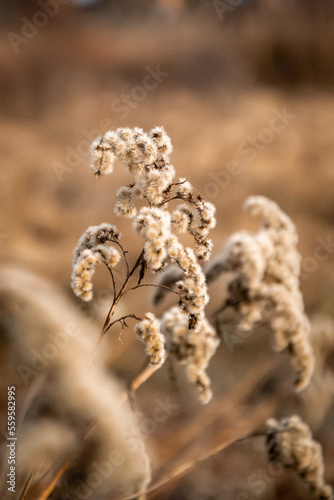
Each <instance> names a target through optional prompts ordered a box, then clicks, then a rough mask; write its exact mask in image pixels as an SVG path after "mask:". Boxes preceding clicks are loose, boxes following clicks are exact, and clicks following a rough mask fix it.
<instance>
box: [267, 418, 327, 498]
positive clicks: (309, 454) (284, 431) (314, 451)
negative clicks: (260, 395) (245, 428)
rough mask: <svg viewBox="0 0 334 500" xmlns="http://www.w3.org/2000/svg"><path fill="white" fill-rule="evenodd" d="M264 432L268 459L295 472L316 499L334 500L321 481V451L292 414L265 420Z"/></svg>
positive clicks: (304, 427)
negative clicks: (278, 419) (277, 418)
mask: <svg viewBox="0 0 334 500" xmlns="http://www.w3.org/2000/svg"><path fill="white" fill-rule="evenodd" d="M267 429H268V431H267V439H266V447H267V454H268V459H269V460H270V461H272V462H280V463H281V464H282V465H283V466H284V467H287V468H290V469H293V470H295V471H296V472H298V473H299V474H300V476H301V477H302V478H303V479H304V481H305V482H306V483H307V484H308V485H309V487H310V489H311V491H312V492H313V493H314V495H315V496H316V498H318V499H319V500H333V490H332V488H331V487H330V486H328V485H326V483H325V480H324V464H323V458H322V449H321V446H320V444H319V443H317V442H316V441H314V440H313V439H312V433H311V431H310V428H309V427H308V426H307V425H306V424H305V423H304V422H303V421H302V420H301V419H300V418H299V417H298V416H297V415H293V416H291V417H289V418H284V419H282V420H280V421H277V420H275V419H270V420H268V421H267Z"/></svg>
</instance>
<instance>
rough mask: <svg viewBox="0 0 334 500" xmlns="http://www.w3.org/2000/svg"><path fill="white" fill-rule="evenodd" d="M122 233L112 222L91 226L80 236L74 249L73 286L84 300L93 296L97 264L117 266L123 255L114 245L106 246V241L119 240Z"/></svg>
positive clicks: (75, 291)
mask: <svg viewBox="0 0 334 500" xmlns="http://www.w3.org/2000/svg"><path fill="white" fill-rule="evenodd" d="M119 238H120V233H119V232H118V230H117V228H116V227H115V226H112V225H111V224H106V223H103V224H100V225H99V226H90V227H89V228H88V229H87V230H86V231H85V233H84V234H83V235H82V236H81V237H80V239H79V241H78V245H77V246H76V247H75V249H74V252H73V253H74V259H73V272H72V288H73V290H74V293H75V294H76V295H77V296H78V297H80V298H81V299H82V300H84V301H86V302H87V301H89V300H91V299H92V297H93V285H92V277H93V274H94V272H95V266H96V265H97V264H105V265H106V266H107V267H108V268H109V269H111V268H113V267H115V266H116V265H117V264H118V262H119V260H120V258H121V256H120V253H119V252H118V250H116V249H115V248H114V247H105V246H104V245H105V243H108V242H117V241H118V240H119Z"/></svg>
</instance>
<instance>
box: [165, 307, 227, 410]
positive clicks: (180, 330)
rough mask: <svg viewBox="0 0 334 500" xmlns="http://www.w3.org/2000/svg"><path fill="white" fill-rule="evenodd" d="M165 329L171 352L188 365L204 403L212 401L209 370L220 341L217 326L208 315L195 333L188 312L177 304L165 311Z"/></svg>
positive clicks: (189, 374)
mask: <svg viewBox="0 0 334 500" xmlns="http://www.w3.org/2000/svg"><path fill="white" fill-rule="evenodd" d="M161 330H162V332H163V333H164V335H165V337H166V342H167V349H168V352H169V353H170V354H172V355H173V356H174V357H175V358H176V359H177V361H178V362H179V363H181V364H185V365H186V371H187V377H188V380H189V381H190V382H191V383H192V384H194V385H195V386H196V387H197V389H198V390H199V397H200V399H201V401H202V403H204V404H205V403H208V402H209V401H210V399H211V397H212V393H211V388H210V379H209V377H208V375H207V374H206V371H205V370H206V368H207V367H208V364H209V361H210V359H211V357H212V356H213V355H214V353H215V352H216V349H217V347H218V344H219V339H218V337H217V335H216V332H215V330H214V328H212V326H211V325H210V324H209V322H208V321H207V320H206V319H204V320H203V321H202V324H201V329H200V331H199V332H197V333H195V332H194V331H193V330H190V329H189V324H188V318H187V316H186V315H185V314H184V313H183V312H182V311H181V309H180V308H179V307H177V306H175V307H172V308H171V309H170V310H169V311H167V312H166V313H165V314H164V315H163V317H162V319H161Z"/></svg>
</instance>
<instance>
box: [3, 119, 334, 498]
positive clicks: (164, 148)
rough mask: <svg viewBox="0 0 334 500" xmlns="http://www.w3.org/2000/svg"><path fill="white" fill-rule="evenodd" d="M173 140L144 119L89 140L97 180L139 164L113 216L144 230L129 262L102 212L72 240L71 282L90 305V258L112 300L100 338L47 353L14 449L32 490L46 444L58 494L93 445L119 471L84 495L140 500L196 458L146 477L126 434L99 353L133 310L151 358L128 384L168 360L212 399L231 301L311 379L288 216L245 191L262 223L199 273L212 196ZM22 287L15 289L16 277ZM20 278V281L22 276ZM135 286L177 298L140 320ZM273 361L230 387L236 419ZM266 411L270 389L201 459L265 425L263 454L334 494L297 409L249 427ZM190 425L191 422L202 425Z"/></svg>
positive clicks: (121, 398)
mask: <svg viewBox="0 0 334 500" xmlns="http://www.w3.org/2000/svg"><path fill="white" fill-rule="evenodd" d="M171 151H172V146H171V141H170V138H169V137H168V136H167V134H166V132H165V131H164V129H163V128H162V127H155V128H153V129H152V130H151V131H150V132H149V133H145V132H144V131H143V130H142V129H139V128H134V129H129V128H120V129H117V130H116V131H114V132H108V133H106V134H105V135H104V136H103V137H99V138H97V139H96V140H95V141H94V143H93V144H92V162H91V168H92V170H93V172H94V173H95V175H96V176H97V177H100V176H103V175H107V174H111V173H112V172H113V169H114V164H115V162H116V160H118V161H120V162H121V163H123V165H124V166H125V167H126V169H127V170H128V171H129V172H130V173H131V174H132V175H133V181H132V183H131V184H129V185H128V186H123V187H121V188H120V189H119V190H118V191H117V195H116V204H115V214H116V215H117V216H124V217H127V218H129V219H131V220H132V228H133V231H134V232H135V233H137V234H138V235H139V236H140V237H141V240H142V245H141V246H140V248H139V249H138V255H137V257H136V258H135V259H134V262H133V263H132V264H130V262H129V257H128V251H127V250H126V247H125V246H123V240H122V237H121V234H120V232H119V231H118V229H117V227H116V226H115V225H112V224H110V223H102V224H100V225H97V226H91V227H89V228H88V229H87V230H86V231H85V232H84V234H83V235H82V236H81V237H80V238H79V241H78V244H77V246H76V247H75V249H74V256H73V273H72V288H73V291H74V293H75V294H76V295H77V296H78V297H79V298H80V299H82V300H83V301H85V302H88V301H90V300H92V298H93V284H92V278H93V275H94V271H95V267H96V266H97V265H98V264H103V265H104V266H105V267H106V268H107V270H108V273H109V275H110V279H111V284H112V299H111V305H110V308H109V311H108V313H107V316H106V319H105V322H104V324H103V327H102V329H101V331H100V335H99V340H98V342H97V344H96V345H95V349H94V345H93V344H94V338H93V336H92V335H89V333H88V332H87V328H86V329H84V330H85V333H84V334H81V332H80V335H78V336H74V337H73V338H71V341H70V342H69V345H68V346H67V348H66V349H64V350H63V351H62V352H61V354H60V355H59V356H58V357H56V358H55V359H54V360H53V359H52V360H51V361H50V362H49V363H48V366H47V369H46V372H45V375H44V379H43V383H42V385H41V387H40V388H39V394H40V396H39V397H40V398H41V401H43V402H44V403H45V401H47V404H48V405H49V407H50V408H51V411H50V413H48V414H47V415H45V414H44V413H43V411H42V410H43V409H42V408H41V407H40V405H39V404H38V402H37V403H35V406H34V411H35V412H37V413H36V414H35V417H36V415H37V417H38V418H36V420H35V421H32V422H30V421H29V418H28V425H27V426H26V428H23V430H22V434H21V442H22V443H24V444H26V448H25V452H24V453H22V457H23V458H22V463H23V469H22V470H23V471H24V475H25V477H24V483H22V486H24V492H26V491H28V490H29V489H30V485H31V484H34V483H35V482H36V478H37V476H38V475H37V476H35V475H34V476H32V475H31V474H32V472H31V470H29V468H28V464H29V458H30V457H32V458H33V457H35V460H37V458H36V457H38V456H39V454H42V450H43V445H45V446H46V448H47V452H46V454H45V453H44V455H43V456H45V458H44V461H45V464H44V469H43V474H44V475H43V474H42V475H41V473H40V472H39V473H38V474H39V476H38V478H39V480H40V481H42V482H43V480H44V479H45V475H47V476H48V481H47V485H46V488H45V487H44V493H43V494H42V495H41V496H39V500H42V499H44V498H45V499H46V498H48V497H49V496H50V495H51V494H53V492H56V494H58V493H59V494H60V493H64V495H65V498H68V492H69V491H70V489H71V488H70V487H69V485H70V483H71V480H72V479H73V478H74V477H75V476H76V475H77V474H79V473H80V475H81V476H83V479H84V478H85V477H87V475H88V474H89V473H90V471H91V466H90V463H85V458H86V457H87V456H88V455H89V456H90V462H91V459H92V458H93V459H95V460H96V458H98V459H99V460H100V461H104V460H106V459H108V457H110V450H113V449H115V448H116V449H118V450H119V451H120V453H121V455H122V459H123V462H122V466H120V467H119V469H118V470H117V474H114V475H113V476H112V477H109V476H108V477H106V478H105V481H104V482H102V484H101V485H99V486H98V487H97V488H96V489H95V491H94V492H93V493H92V495H90V496H88V497H87V498H101V499H103V500H104V499H107V498H109V495H110V494H111V493H112V494H113V495H114V496H115V495H116V496H115V498H116V497H117V500H118V499H122V500H124V499H125V498H138V499H144V498H145V494H146V493H147V492H151V491H152V492H153V491H155V489H157V488H159V487H160V486H161V484H165V483H166V482H168V481H170V480H172V479H173V478H175V477H179V476H181V475H182V474H183V473H185V472H186V471H188V470H191V469H192V468H193V467H194V465H195V464H196V463H197V462H196V460H190V461H189V460H188V462H186V463H185V464H182V463H181V464H178V465H177V467H176V469H175V470H171V471H170V472H167V473H166V472H165V473H164V474H163V475H162V479H161V478H160V480H159V478H158V479H156V480H155V482H153V483H151V484H149V482H150V477H151V469H150V463H149V458H148V454H147V453H146V449H145V446H144V442H143V439H142V436H141V435H140V433H139V434H138V432H134V430H136V429H137V427H136V415H131V411H130V407H129V405H128V404H127V402H126V400H127V399H129V392H126V391H121V390H120V387H119V384H118V383H116V382H115V381H114V380H113V379H112V377H110V378H109V375H108V374H107V372H106V370H105V369H104V366H103V362H102V361H101V350H99V349H98V347H99V345H100V342H102V340H103V338H104V336H105V335H106V334H107V332H108V331H109V330H110V329H111V327H112V326H113V325H116V324H119V325H120V326H121V328H122V330H123V329H124V328H125V327H128V320H130V319H131V320H134V321H136V323H135V325H134V332H135V337H136V338H137V339H139V340H140V341H141V342H142V343H143V344H144V345H145V351H146V354H147V356H148V358H149V360H148V364H147V366H146V368H144V369H143V371H142V372H141V373H139V375H138V376H137V377H136V378H135V379H134V380H133V381H132V383H130V384H129V388H130V391H132V392H134V391H136V390H137V389H138V388H139V387H140V386H141V385H142V384H143V383H144V382H146V381H147V380H148V378H149V377H150V376H151V375H152V374H153V373H154V372H155V371H156V370H157V369H158V368H160V367H162V366H163V364H164V362H165V360H166V359H167V357H169V358H171V359H173V360H175V361H176V362H177V363H180V364H182V365H184V366H185V371H186V376H187V379H188V381H189V382H190V383H191V384H192V385H193V386H194V387H195V388H196V389H197V391H198V395H199V399H200V401H201V403H203V404H207V403H209V401H210V400H211V398H212V391H211V381H210V378H209V375H208V374H207V369H208V365H209V362H210V360H211V358H212V356H213V355H214V354H215V352H216V350H217V348H218V345H219V336H220V334H221V329H222V330H224V324H223V320H222V316H223V314H224V312H225V311H226V310H227V309H228V310H230V311H232V313H233V314H234V315H235V317H236V318H237V326H236V329H239V330H240V331H242V332H250V331H252V330H253V329H256V327H257V326H258V325H259V323H261V324H262V325H264V326H266V327H267V329H268V331H271V332H272V333H273V336H274V339H275V347H276V350H277V351H279V352H280V351H283V350H287V352H288V354H289V355H290V358H291V361H292V364H293V366H294V368H295V370H296V373H297V380H296V384H295V385H296V389H297V390H298V391H300V390H301V389H304V388H305V387H306V386H308V384H309V382H310V379H311V375H312V373H313V368H314V355H313V351H312V347H311V342H310V324H309V321H308V319H307V317H306V315H305V313H304V305H303V299H302V295H301V293H300V290H299V270H300V256H299V254H298V251H297V248H296V245H297V241H298V238H297V234H296V230H295V226H294V224H293V223H292V221H291V220H290V218H289V217H288V216H287V215H286V214H284V213H283V212H282V211H281V210H280V208H279V207H278V206H277V205H276V203H274V202H273V201H270V200H268V199H267V198H264V197H261V196H254V197H250V198H248V200H247V201H246V203H245V208H246V210H247V211H248V212H249V213H250V214H251V215H254V216H259V217H260V219H261V226H260V229H259V230H258V231H257V232H256V233H250V232H247V231H241V232H238V233H236V234H234V235H232V236H231V237H230V238H229V239H228V241H227V242H226V245H225V250H224V252H223V254H222V255H220V256H218V258H217V259H216V260H215V261H214V262H213V263H211V264H209V265H208V266H207V267H206V269H205V270H203V269H202V266H201V264H202V263H203V262H205V261H207V260H208V259H209V257H210V255H211V251H212V247H213V243H212V241H211V240H210V239H209V233H210V230H211V229H212V228H213V227H214V226H215V223H216V221H215V207H214V205H212V204H211V203H209V202H207V201H205V200H204V199H203V198H202V196H201V195H195V194H194V190H193V187H192V185H191V183H190V182H189V180H187V179H185V178H183V177H181V178H176V175H175V169H174V167H173V166H172V165H171V164H170V154H171ZM174 203H176V205H175V204H174ZM183 234H186V235H187V237H188V239H187V240H186V241H189V236H190V237H191V238H190V240H191V241H192V242H193V244H192V245H191V246H190V245H189V246H186V245H185V244H184V243H183V241H184V240H183V236H182V235H183ZM121 262H123V263H124V264H125V270H126V274H125V277H124V279H123V281H121V282H119V273H118V277H117V276H116V272H117V266H119V265H120V263H121ZM148 272H151V273H152V274H153V275H154V276H156V279H155V282H154V283H151V282H147V281H146V278H147V274H148ZM223 273H226V277H227V278H226V279H227V285H226V290H224V291H222V296H223V295H224V294H225V295H227V296H226V299H225V300H224V302H223V305H222V307H221V308H220V309H219V310H218V311H217V313H215V314H213V316H212V317H211V318H210V321H209V320H208V318H207V317H206V311H205V309H206V305H207V304H208V301H209V294H208V286H209V285H210V284H211V283H213V282H214V281H215V280H217V279H218V277H219V276H220V275H221V274H223ZM116 278H117V279H116ZM20 284H21V286H20V287H19V288H20V290H21V291H20V293H22V281H20ZM26 285H27V286H26V287H25V288H26V290H28V285H29V280H28V282H27V284H26ZM11 286H12V285H11ZM43 287H44V285H41V288H42V293H40V294H39V295H41V297H42V298H38V299H37V298H36V297H35V296H34V294H30V295H29V294H27V293H25V294H24V300H26V301H28V302H29V304H31V305H34V307H35V305H36V304H35V303H34V301H37V305H36V307H38V308H39V309H45V308H46V309H45V311H46V313H47V314H46V316H49V317H50V318H52V321H53V322H54V323H55V324H57V320H58V316H59V310H60V309H62V310H63V312H62V316H63V319H64V320H65V319H66V311H65V312H64V310H65V307H64V306H63V303H62V301H61V300H58V302H57V300H56V302H54V301H53V304H52V307H53V308H54V307H55V305H56V309H57V311H56V312H55V311H54V310H53V309H52V308H51V309H50V308H48V307H46V305H45V304H46V303H45V300H47V293H45V294H44V293H43ZM142 287H152V288H153V290H154V296H153V303H154V304H155V305H157V304H161V303H162V301H163V299H164V298H165V296H166V294H168V293H172V294H174V295H173V296H174V297H176V301H177V302H176V304H174V305H172V306H171V307H170V308H169V309H167V310H165V311H164V312H163V313H162V315H161V317H157V316H156V315H155V314H153V313H152V312H146V313H145V316H144V317H139V316H138V315H137V314H136V312H135V311H132V310H130V311H127V312H124V309H123V310H122V312H121V313H120V310H121V309H120V307H121V305H120V302H121V300H122V299H123V297H124V296H125V295H126V294H127V293H128V292H129V291H136V290H139V289H141V288H142ZM0 290H1V287H0ZM44 295H46V297H44ZM40 301H41V302H40ZM45 311H44V312H45ZM117 315H119V316H117ZM23 322H24V321H21V323H20V326H21V325H22V324H23ZM78 322H79V320H78ZM34 330H35V329H34V328H33V329H32V331H34ZM86 333H88V334H86ZM312 335H313V337H314V334H312ZM25 342H26V347H27V349H26V351H27V352H31V350H35V349H40V348H41V345H42V344H43V341H42V340H41V336H39V335H37V334H34V333H31V335H28V336H27V338H26V340H25ZM329 345H330V347H331V348H332V346H333V338H332V337H331V336H330V335H327V334H326V335H325V334H323V335H322V334H319V335H318V336H317V338H316V340H315V352H316V358H317V359H318V357H319V358H323V357H324V354H323V351H324V349H327V348H328V346H329ZM23 351H24V350H23ZM319 353H320V354H319ZM269 371H270V367H269V366H267V365H266V366H264V367H262V371H261V369H260V370H254V374H253V378H251V380H252V382H250V380H248V379H247V381H246V384H245V385H244V386H243V388H241V392H240V394H239V395H236V394H234V396H233V395H232V396H233V397H234V400H235V402H237V403H238V404H237V406H236V408H234V413H233V414H232V417H230V419H234V416H236V412H238V411H241V410H242V408H243V406H242V405H243V403H242V404H241V399H246V396H247V394H248V392H249V391H248V388H249V384H250V383H253V382H254V380H255V381H256V383H258V378H259V377H260V379H261V378H262V376H263V374H267V373H268V372H269ZM320 372H325V370H324V369H323V367H322V365H321V362H320V361H318V360H317V365H316V375H317V374H318V373H320ZM326 373H327V372H326ZM261 374H262V375H261ZM246 378H247V377H246ZM255 385H256V384H255ZM232 392H233V391H230V395H231V394H232ZM232 396H231V401H232V402H230V405H231V406H230V407H229V406H228V405H227V406H228V408H229V409H230V410H231V411H232V409H233V408H232V407H233V397H232ZM130 400H131V401H132V398H131V399H130ZM245 404H246V403H245ZM246 405H247V404H246ZM220 406H221V405H219V404H216V405H215V406H214V405H213V406H212V410H211V413H210V408H208V409H207V410H208V412H207V415H209V417H210V418H209V420H210V421H211V422H214V421H215V420H219V419H220V417H221V412H220V411H219V408H220ZM54 408H62V412H63V413H62V414H63V419H62V421H61V423H59V422H58V421H57V419H56V418H55V415H54V413H53V412H54ZM274 411H275V404H274V402H273V400H272V399H271V400H269V401H264V402H263V403H262V404H261V405H260V407H259V408H256V409H255V410H254V411H253V412H252V411H250V412H249V413H248V414H249V415H251V416H252V415H253V416H252V419H251V420H250V421H249V422H248V424H247V425H246V427H247V434H245V435H242V433H241V432H240V429H239V430H238V432H234V434H233V432H232V434H231V435H234V436H237V437H235V438H232V439H230V438H227V434H226V430H225V429H223V431H224V432H222V433H221V437H220V438H219V440H218V441H219V443H218V444H217V443H216V444H215V445H214V446H212V448H209V449H207V450H205V452H204V453H201V454H200V458H199V462H201V461H203V460H206V459H208V458H209V457H211V456H212V455H214V454H215V453H218V452H219V451H221V450H223V449H225V448H226V447H227V446H230V445H232V444H233V443H237V442H238V441H241V440H244V439H249V438H251V437H258V436H262V437H263V436H265V437H266V443H267V450H268V456H269V459H270V460H275V461H279V462H281V463H282V464H283V465H284V466H285V467H290V468H293V469H295V470H297V471H298V472H299V473H300V474H301V475H302V477H303V478H304V479H305V481H306V482H307V483H308V484H309V485H310V487H311V490H312V491H313V492H314V494H315V496H316V497H317V498H318V499H322V500H329V499H332V498H333V496H332V490H331V488H330V487H329V486H327V485H326V484H325V481H324V470H323V461H322V453H321V447H320V445H319V444H318V443H316V442H314V441H313V440H312V435H311V432H310V430H309V428H308V427H307V425H306V424H304V423H303V422H302V421H301V420H300V419H299V417H296V416H294V417H291V418H288V419H283V420H282V421H277V420H275V419H271V420H269V421H268V423H267V431H266V432H257V431H254V432H249V430H250V429H251V428H253V429H254V427H252V426H253V425H254V426H257V425H259V422H261V421H262V422H263V421H264V420H266V419H267V417H268V416H269V415H272V414H273V413H274ZM228 412H229V410H228V409H227V411H226V413H228ZM269 412H270V413H269ZM205 414H206V413H203V415H205ZM225 416H226V415H225ZM246 420H247V413H246V416H245V417H244V418H243V420H241V421H242V422H243V423H244V424H245V421H246ZM252 422H254V424H252ZM38 429H40V432H39V433H38ZM197 429H198V426H197V425H196V433H197V432H198V431H197ZM129 431H130V434H131V435H132V434H133V432H134V435H133V436H132V437H133V438H134V439H135V440H136V446H135V448H134V449H131V450H129V448H128V447H127V446H125V444H124V439H123V438H124V435H127V433H128V432H129ZM60 434H62V435H64V436H66V441H67V443H68V446H67V448H66V450H65V451H66V453H65V455H66V456H65V459H64V456H61V452H62V447H61V446H60V445H59V440H58V436H59V435H60ZM181 444H182V440H181ZM78 461H81V464H84V465H83V466H82V468H81V469H80V468H79V469H78V465H77V462H78ZM54 462H57V464H58V463H60V466H59V467H55V465H54ZM88 462H89V461H88ZM78 471H79V472H78ZM34 474H35V473H34ZM36 474H37V473H36ZM81 476H80V477H81ZM76 477H77V476H76ZM32 478H34V479H32ZM44 486H45V485H44ZM70 494H71V495H72V496H70V497H71V498H72V497H73V498H77V496H76V493H75V492H73V491H72V490H71V491H70ZM24 495H25V493H24ZM128 495H130V496H128ZM23 498H24V497H23Z"/></svg>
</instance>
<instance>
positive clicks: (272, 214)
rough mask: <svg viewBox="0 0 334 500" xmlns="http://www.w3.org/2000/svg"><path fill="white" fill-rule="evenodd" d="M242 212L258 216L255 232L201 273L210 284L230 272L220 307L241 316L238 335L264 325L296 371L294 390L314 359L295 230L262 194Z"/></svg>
mask: <svg viewBox="0 0 334 500" xmlns="http://www.w3.org/2000/svg"><path fill="white" fill-rule="evenodd" d="M245 209H246V210H247V211H248V212H249V213H250V214H251V215H253V216H259V217H260V219H261V222H262V224H261V227H260V229H259V231H258V232H257V233H255V234H254V233H249V232H246V231H241V232H239V233H236V234H234V235H233V236H232V237H231V238H230V239H229V240H228V241H227V243H226V246H225V252H224V253H223V254H222V256H221V257H220V258H219V259H218V260H217V261H216V262H215V263H214V264H213V265H212V267H209V268H208V269H207V272H206V276H207V281H208V282H212V281H214V280H215V279H217V278H218V276H219V275H220V274H221V273H223V272H232V273H233V278H232V279H231V280H230V281H229V282H228V284H227V294H228V297H227V299H226V302H225V303H224V308H225V307H228V306H230V307H232V308H235V309H236V310H237V311H238V312H240V313H241V316H242V319H241V321H240V323H239V328H240V329H241V330H243V331H249V330H251V329H252V328H253V327H254V325H255V324H256V323H258V322H260V321H261V322H263V321H265V322H266V323H268V324H269V326H270V327H271V329H272V331H273V332H274V338H275V349H276V350H277V351H278V352H280V351H283V350H284V349H286V350H287V351H288V353H289V355H290V357H291V362H292V364H293V366H294V368H295V370H296V372H297V379H296V382H295V386H296V390H298V391H300V390H302V389H304V388H305V387H306V386H307V385H308V384H309V382H310V379H311V375H312V372H313V368H314V357H313V353H312V348H311V344H310V338H309V335H310V324H309V321H308V319H307V317H306V315H305V313H304V305H303V299H302V295H301V293H300V290H299V272H300V256H299V253H298V252H297V249H296V244H297V241H298V237H297V234H296V230H295V226H294V225H293V223H292V221H291V220H290V218H289V217H288V216H287V215H286V214H284V213H283V212H282V211H281V210H280V209H279V207H278V205H277V204H276V203H274V202H273V201H270V200H268V199H267V198H264V197H262V196H252V197H250V198H248V200H247V201H246V203H245Z"/></svg>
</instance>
